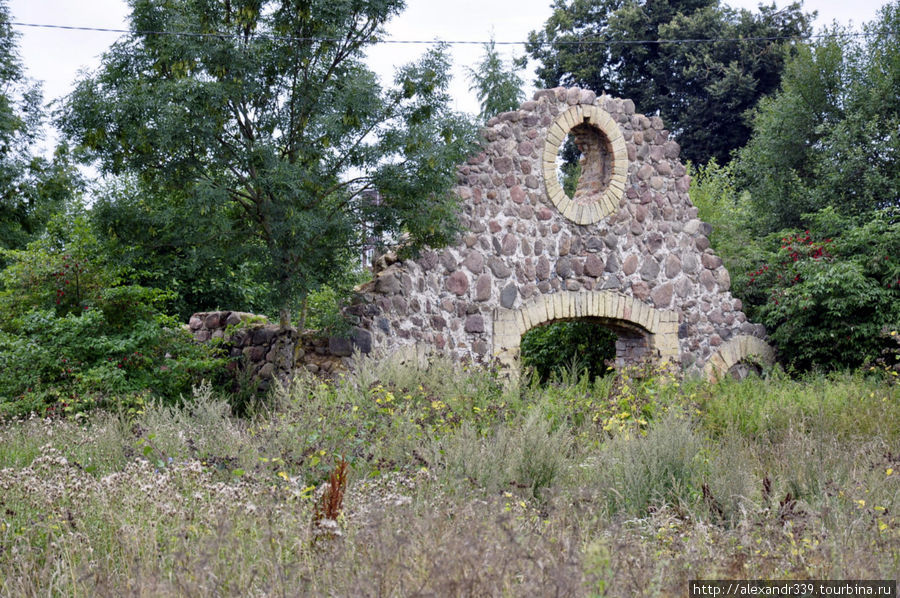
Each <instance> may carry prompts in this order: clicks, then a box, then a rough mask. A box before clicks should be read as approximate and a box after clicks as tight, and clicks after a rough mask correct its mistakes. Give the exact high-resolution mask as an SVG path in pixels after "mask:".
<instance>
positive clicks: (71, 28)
mask: <svg viewBox="0 0 900 598" xmlns="http://www.w3.org/2000/svg"><path fill="white" fill-rule="evenodd" d="M8 25H12V26H14V27H32V28H38V29H64V30H68V31H87V32H100V33H118V34H133V35H168V36H174V37H199V38H220V39H221V38H234V37H244V36H243V35H241V34H237V33H225V32H214V33H201V32H196V31H131V30H129V29H110V28H104V27H80V26H76V25H49V24H45V23H22V22H18V21H10V22H9V23H8ZM252 35H253V37H257V38H263V39H270V40H273V41H284V42H304V43H324V42H335V43H337V42H341V41H344V40H343V39H342V38H337V37H294V36H285V35H273V34H267V33H256V34H252ZM873 35H876V34H875V33H866V32H853V33H820V34H815V35H809V36H806V37H800V36H795V35H786V36H768V37H712V38H687V39H636V40H628V39H621V40H620V39H583V40H555V41H538V42H534V43H537V44H538V45H542V46H584V45H587V46H594V45H607V46H616V45H639V44H701V43H715V42H758V41H760V42H761V41H766V42H767V41H786V40H801V39H821V38H852V37H871V36H873ZM372 43H374V44H418V45H431V44H446V45H450V46H460V45H484V44H488V43H493V44H495V45H498V46H524V45H526V44H529V43H532V42H523V41H494V40H489V41H477V40H449V41H448V40H409V39H375V40H372Z"/></svg>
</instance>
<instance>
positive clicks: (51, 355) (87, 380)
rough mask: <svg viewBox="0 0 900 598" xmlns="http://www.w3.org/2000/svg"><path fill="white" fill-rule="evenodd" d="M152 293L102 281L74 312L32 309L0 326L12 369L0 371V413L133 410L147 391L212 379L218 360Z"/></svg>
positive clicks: (2, 352)
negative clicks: (7, 328) (158, 306)
mask: <svg viewBox="0 0 900 598" xmlns="http://www.w3.org/2000/svg"><path fill="white" fill-rule="evenodd" d="M159 294H160V293H159V292H158V291H154V290H151V289H144V288H141V287H120V288H115V289H106V290H104V291H103V292H101V294H100V297H99V300H94V301H92V302H91V304H90V305H87V306H86V309H84V310H83V312H82V313H81V314H78V315H75V314H66V315H64V316H62V317H59V316H57V315H56V314H54V313H53V312H52V311H47V310H38V309H33V310H31V311H29V312H27V313H26V314H25V315H24V316H23V317H22V318H21V319H20V322H19V330H18V331H17V332H3V331H0V369H3V370H4V371H6V372H10V373H13V375H7V376H3V377H2V378H0V415H2V416H4V417H9V416H16V415H24V414H27V413H28V412H31V411H36V412H38V413H40V414H43V413H45V412H46V413H48V414H51V413H52V414H60V413H61V414H74V413H78V412H82V411H85V410H87V409H90V408H93V407H98V406H103V407H116V406H121V407H124V408H126V409H131V410H139V409H140V407H141V405H142V404H143V403H144V401H145V400H147V399H149V398H151V397H156V398H159V399H162V400H165V401H167V402H172V401H176V400H178V399H179V397H180V396H181V395H188V394H189V393H190V390H191V385H192V384H196V383H197V382H199V381H200V380H201V379H202V378H204V377H205V378H214V379H216V380H218V379H219V377H220V376H221V375H223V374H221V372H224V371H225V370H224V360H223V359H221V358H218V357H216V356H215V354H214V351H215V348H214V347H212V346H209V345H204V344H199V343H195V342H194V341H193V339H192V337H191V336H190V334H189V333H188V332H186V331H185V330H183V329H182V328H181V326H180V325H179V324H178V322H177V321H175V319H174V318H171V317H168V316H165V315H163V314H160V313H158V312H155V311H154V307H153V302H154V299H155V297H156V296H158V295H159Z"/></svg>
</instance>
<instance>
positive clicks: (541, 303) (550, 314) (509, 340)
mask: <svg viewBox="0 0 900 598" xmlns="http://www.w3.org/2000/svg"><path fill="white" fill-rule="evenodd" d="M578 318H603V319H606V320H609V321H610V323H613V324H618V325H620V326H621V325H625V326H626V327H629V328H632V329H638V330H640V331H641V332H643V333H644V334H645V335H646V337H647V344H648V346H649V348H650V350H651V352H653V353H655V356H656V357H657V358H658V359H659V360H660V361H664V362H665V361H669V362H677V361H679V355H680V350H679V346H678V313H677V312H675V311H673V310H669V309H656V308H655V307H653V306H651V305H649V304H647V303H644V302H643V301H640V300H638V299H635V298H634V297H629V296H627V295H622V294H621V293H615V292H612V291H580V292H575V291H560V292H557V293H552V294H549V295H538V296H537V297H533V298H532V299H529V300H528V301H527V302H526V303H525V305H523V306H522V307H521V308H519V309H503V308H497V309H495V310H494V312H493V318H492V319H493V335H492V336H493V351H492V355H493V357H494V359H495V360H496V361H497V362H498V363H499V364H500V366H501V368H503V369H504V370H506V372H507V374H508V375H509V376H510V378H516V377H517V376H518V372H519V354H520V347H521V344H522V335H523V334H525V333H526V332H528V331H529V330H531V329H532V328H534V327H536V326H540V325H541V324H546V323H548V322H553V321H557V320H571V319H578Z"/></svg>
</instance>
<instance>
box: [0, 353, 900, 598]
mask: <svg viewBox="0 0 900 598" xmlns="http://www.w3.org/2000/svg"><path fill="white" fill-rule="evenodd" d="M342 463H343V464H345V465H342ZM343 474H345V475H343ZM342 478H343V479H342ZM329 480H330V484H329ZM0 511H2V520H0V593H2V594H3V595H7V596H38V595H40V596H55V595H59V596H263V595H265V596H295V595H335V596H350V595H352V596H471V595H477V596H519V595H521V596H670V595H684V594H685V593H686V588H687V582H688V580H690V579H698V578H700V579H723V578H727V579H748V578H750V579H752V578H765V579H824V578H830V579H896V578H897V577H898V572H900V385H898V383H897V377H896V375H895V374H891V372H889V371H888V372H885V371H883V370H874V371H857V372H850V373H841V374H829V375H825V374H810V375H807V376H806V377H803V378H799V379H792V378H790V377H788V376H786V375H785V374H783V373H781V372H780V371H779V370H773V371H769V372H765V373H764V374H763V375H762V376H759V377H757V376H753V377H750V378H747V379H745V380H742V381H734V380H730V379H729V380H724V381H722V382H719V383H714V384H713V383H707V382H700V381H679V380H677V379H676V378H675V377H674V376H672V375H671V373H670V372H667V371H666V370H665V369H663V368H659V367H655V368H654V367H650V366H646V367H643V368H631V369H625V370H622V371H619V372H610V373H608V374H607V375H606V376H603V377H597V378H595V379H594V380H589V379H588V378H587V377H586V376H585V377H580V378H579V377H578V376H576V375H571V374H570V375H563V376H558V377H556V378H554V379H553V380H551V381H550V382H549V383H546V384H538V383H536V382H533V383H523V384H521V385H513V386H504V385H503V384H502V383H501V382H500V381H499V380H498V378H497V376H496V374H495V373H494V372H491V371H489V370H483V369H476V368H472V369H468V368H465V367H462V366H459V365H455V364H452V363H449V362H445V361H435V362H433V363H431V365H430V366H429V367H428V368H427V369H424V370H420V369H415V368H412V367H408V366H404V365H401V364H397V363H392V362H389V361H387V362H382V363H376V362H374V361H370V360H364V361H361V362H360V363H358V364H357V368H356V369H355V370H354V372H353V373H351V374H346V375H345V376H344V377H342V378H341V379H339V380H338V381H336V382H325V381H322V380H319V379H315V378H312V377H305V378H301V379H298V380H296V381H295V382H294V384H293V386H291V387H290V388H288V389H282V390H279V391H278V392H276V393H275V394H274V395H273V396H272V397H270V399H268V400H267V401H266V402H264V403H260V404H257V405H255V406H253V407H252V408H251V409H250V413H249V414H247V415H244V416H242V417H236V416H234V415H232V413H231V411H230V409H229V406H228V403H227V402H226V401H225V400H224V399H222V398H220V397H217V396H216V395H215V394H214V392H213V391H212V390H211V388H210V387H208V386H201V387H198V388H195V390H194V393H193V396H192V397H190V398H188V400H185V401H184V402H183V404H182V405H181V406H175V407H173V406H164V405H158V404H149V405H146V406H145V407H144V409H143V410H142V412H140V413H138V414H121V413H110V412H93V413H91V414H89V415H88V416H84V417H69V418H65V419H45V418H39V417H32V418H30V419H18V420H11V421H7V422H5V423H3V424H2V425H0Z"/></svg>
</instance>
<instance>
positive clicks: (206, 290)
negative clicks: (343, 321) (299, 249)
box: [89, 176, 279, 321]
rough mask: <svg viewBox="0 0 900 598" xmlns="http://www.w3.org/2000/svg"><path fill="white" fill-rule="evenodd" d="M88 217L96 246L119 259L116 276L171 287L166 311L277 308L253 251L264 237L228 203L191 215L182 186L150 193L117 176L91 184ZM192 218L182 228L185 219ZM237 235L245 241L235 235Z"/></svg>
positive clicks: (262, 250) (192, 210)
mask: <svg viewBox="0 0 900 598" xmlns="http://www.w3.org/2000/svg"><path fill="white" fill-rule="evenodd" d="M89 217H90V222H91V225H92V227H93V228H94V229H95V230H96V232H97V237H98V238H99V240H100V241H99V242H100V247H99V248H98V250H99V251H101V252H102V253H103V254H104V255H106V256H108V257H109V259H110V260H111V261H112V262H114V263H115V264H117V265H118V266H119V267H120V269H121V271H122V280H123V281H125V282H128V283H130V284H137V285H141V286H145V287H150V288H157V289H164V290H167V291H171V294H170V295H169V297H171V299H169V300H168V301H167V303H166V305H165V310H166V313H170V314H173V315H178V316H179V317H180V318H181V319H182V320H183V321H186V320H187V318H188V317H189V316H190V315H191V314H192V313H194V312H197V311H206V310H215V309H232V310H240V311H252V312H254V313H265V314H273V313H277V312H278V307H279V306H278V305H273V304H272V303H271V301H270V288H269V285H267V283H266V281H265V280H264V276H263V275H262V274H261V269H262V262H261V261H260V259H259V258H258V257H257V256H258V255H261V254H264V253H265V251H266V248H265V245H264V244H263V243H262V242H261V241H258V240H253V239H252V238H249V234H248V232H247V231H245V230H243V229H242V228H241V225H242V219H241V218H240V215H239V214H236V213H235V206H234V205H233V204H225V205H209V206H207V207H206V209H205V210H203V211H202V213H201V214H200V215H199V216H198V214H197V206H196V205H195V204H194V203H193V202H192V201H191V198H190V197H189V196H187V195H186V194H184V193H177V192H175V191H167V192H165V193H154V192H152V191H151V190H149V189H147V188H146V187H144V186H142V185H141V182H140V181H139V180H138V179H137V178H136V177H134V176H123V177H115V178H113V179H112V180H110V181H108V182H107V183H106V184H105V185H103V186H102V187H101V188H99V189H97V190H96V192H95V194H94V199H93V202H92V204H91V210H90V213H89ZM197 218H199V219H200V223H199V224H198V225H195V226H192V227H191V229H190V230H189V231H186V230H185V228H184V223H189V222H192V221H194V220H196V219H197ZM235 227H238V230H237V231H235ZM186 233H189V234H186ZM240 237H244V238H249V241H245V242H243V243H235V242H234V239H235V238H240Z"/></svg>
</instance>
